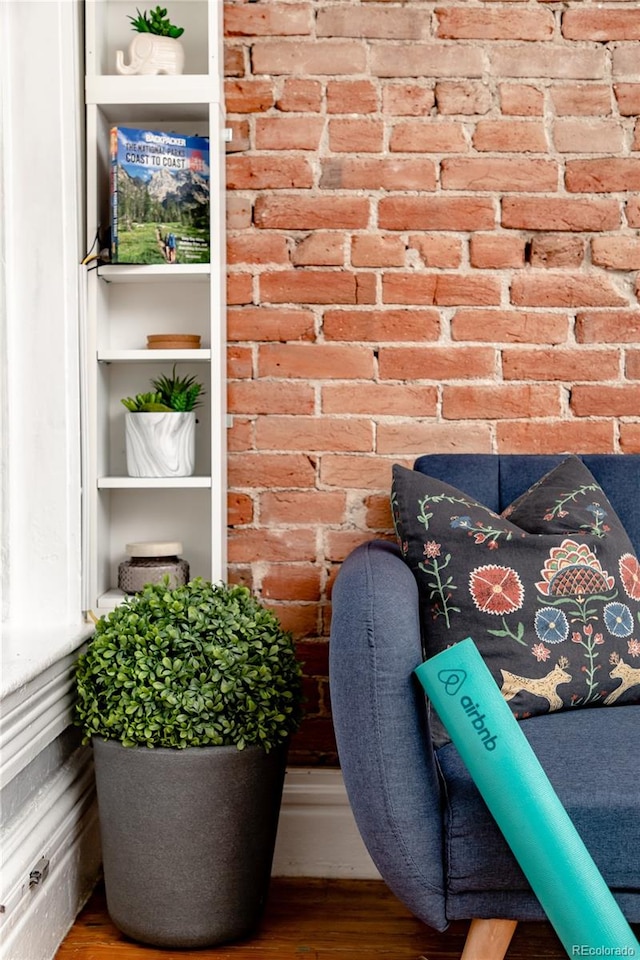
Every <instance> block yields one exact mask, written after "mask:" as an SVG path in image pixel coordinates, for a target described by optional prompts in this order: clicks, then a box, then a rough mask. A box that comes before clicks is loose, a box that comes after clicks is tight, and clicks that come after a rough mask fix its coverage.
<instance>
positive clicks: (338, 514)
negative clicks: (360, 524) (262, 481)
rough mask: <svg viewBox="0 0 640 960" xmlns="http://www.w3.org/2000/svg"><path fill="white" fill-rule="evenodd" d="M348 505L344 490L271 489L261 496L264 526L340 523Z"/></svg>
mask: <svg viewBox="0 0 640 960" xmlns="http://www.w3.org/2000/svg"><path fill="white" fill-rule="evenodd" d="M346 506H347V497H346V494H345V493H344V492H343V491H338V490H276V491H271V490H270V491H268V492H267V493H262V494H261V495H260V522H261V523H262V524H263V525H264V526H269V525H270V524H276V525H277V524H285V525H287V526H288V525H290V524H305V525H307V526H308V525H312V526H314V525H316V524H319V523H330V524H341V523H344V521H345V511H346ZM307 599H313V598H312V597H308V598H307Z"/></svg>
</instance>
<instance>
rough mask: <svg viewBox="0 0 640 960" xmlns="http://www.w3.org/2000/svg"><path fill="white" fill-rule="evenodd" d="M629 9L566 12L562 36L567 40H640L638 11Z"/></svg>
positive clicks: (583, 9) (563, 19)
mask: <svg viewBox="0 0 640 960" xmlns="http://www.w3.org/2000/svg"><path fill="white" fill-rule="evenodd" d="M634 8H635V4H634V7H633V8H631V9H627V8H625V9H622V8H620V9H617V10H606V9H603V7H602V6H599V7H598V8H596V9H591V10H590V9H589V8H588V7H587V8H586V9H585V8H584V7H581V8H580V9H579V10H566V11H565V12H564V13H563V15H562V36H563V37H565V38H566V39H567V40H604V41H607V40H640V11H639V10H637V9H634Z"/></svg>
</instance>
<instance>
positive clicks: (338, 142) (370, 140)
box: [329, 118, 384, 153]
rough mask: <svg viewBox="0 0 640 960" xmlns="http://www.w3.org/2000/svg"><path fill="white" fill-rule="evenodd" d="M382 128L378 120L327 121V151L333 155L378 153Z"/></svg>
mask: <svg viewBox="0 0 640 960" xmlns="http://www.w3.org/2000/svg"><path fill="white" fill-rule="evenodd" d="M383 138H384V126H383V124H382V122H381V121H380V120H370V119H364V120H360V119H351V118H349V119H346V118H345V119H342V118H341V119H333V120H330V121H329V149H330V150H332V151H333V152H334V153H352V152H356V151H357V152H358V153H380V152H381V150H382V147H383Z"/></svg>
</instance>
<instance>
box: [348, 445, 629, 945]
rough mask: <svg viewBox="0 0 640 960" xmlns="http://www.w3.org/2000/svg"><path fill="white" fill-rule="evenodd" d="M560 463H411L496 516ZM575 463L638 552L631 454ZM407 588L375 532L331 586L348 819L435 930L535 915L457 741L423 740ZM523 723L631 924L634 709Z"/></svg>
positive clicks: (413, 593) (433, 459)
mask: <svg viewBox="0 0 640 960" xmlns="http://www.w3.org/2000/svg"><path fill="white" fill-rule="evenodd" d="M563 459H564V457H562V456H557V457H538V456H517V455H506V456H500V457H498V456H496V455H490V454H483V455H475V454H452V455H448V454H437V455H432V456H428V457H422V458H420V460H419V461H418V462H417V464H416V468H418V469H420V470H421V471H422V472H424V473H427V474H430V475H431V476H435V477H439V478H440V479H443V480H445V481H446V482H448V483H450V484H452V485H454V486H457V487H459V488H460V489H462V490H464V491H465V492H466V493H469V494H471V495H472V496H474V497H476V498H477V499H478V500H481V501H482V502H483V503H486V504H487V505H488V506H489V507H490V508H491V509H493V510H495V511H496V512H500V511H501V510H502V509H503V508H504V507H505V506H507V505H508V504H509V503H511V502H512V501H513V500H514V499H515V498H516V497H517V496H519V495H520V494H521V493H523V492H524V491H525V490H527V489H528V488H529V487H530V486H531V484H532V483H533V482H534V481H536V480H538V479H540V477H541V476H543V475H544V473H546V472H548V470H550V469H551V468H552V467H553V466H555V465H556V464H557V463H559V462H560V461H561V460H563ZM583 459H584V462H585V464H586V465H587V467H588V468H589V469H590V470H591V472H592V473H593V475H594V476H595V478H596V480H598V482H599V483H600V484H601V485H602V487H603V489H604V491H605V493H606V494H607V496H608V498H609V500H610V502H611V504H612V505H613V507H614V509H615V510H616V512H617V513H618V516H619V517H620V519H621V520H622V522H623V524H624V526H625V528H626V530H627V532H628V534H629V537H630V538H631V540H632V542H633V544H634V546H635V547H636V549H637V550H638V551H639V552H640V495H639V490H638V485H639V484H638V477H639V476H640V456H626V455H625V456H622V455H619V456H616V455H602V456H595V455H594V456H591V457H587V456H585V457H583ZM417 593H418V592H417V587H416V583H415V578H414V576H413V574H412V573H411V571H410V570H409V568H408V566H407V565H406V564H405V563H404V561H403V560H402V557H401V556H400V552H399V550H398V549H397V548H396V547H395V546H393V545H391V544H389V543H384V542H381V541H377V542H376V541H374V542H370V543H367V544H363V545H362V546H360V547H358V548H357V549H356V550H355V551H354V552H353V553H352V554H351V555H350V556H349V557H348V558H347V560H346V561H345V563H344V564H343V565H342V568H341V570H340V573H339V574H338V577H337V580H336V583H335V586H334V589H333V594H332V602H333V613H332V623H331V641H330V648H329V650H330V654H329V656H330V660H329V663H330V668H329V669H330V683H331V701H332V709H333V719H334V727H335V730H336V737H337V741H338V750H339V755H340V763H341V767H342V773H343V777H344V781H345V785H346V787H347V791H348V795H349V800H350V802H351V806H352V809H353V813H354V816H355V819H356V822H357V824H358V828H359V829H360V832H361V834H362V837H363V839H364V841H365V844H366V846H367V848H368V849H369V852H370V853H371V855H372V857H373V860H374V862H375V864H376V866H377V867H378V869H379V871H380V873H381V875H382V877H383V879H384V880H385V881H386V882H387V884H388V885H389V886H390V888H391V889H392V890H393V891H394V892H395V893H396V895H397V896H398V897H399V898H400V900H401V901H403V902H404V903H405V904H406V905H407V907H408V908H409V909H410V910H412V911H413V913H414V914H415V915H416V916H417V917H419V918H420V919H422V920H423V921H424V922H425V923H428V924H429V925H431V926H432V927H435V928H436V929H438V930H443V929H445V928H446V926H447V924H448V922H449V921H451V920H458V919H469V918H472V917H489V918H494V917H495V918H500V917H513V918H515V919H520V920H534V919H538V920H542V919H544V913H543V911H542V908H541V907H540V904H539V902H538V900H537V898H536V897H535V896H534V894H533V893H532V891H531V890H530V889H529V888H528V885H527V884H526V881H525V879H524V876H523V875H522V873H521V871H520V869H519V867H518V866H517V864H516V862H515V859H514V858H513V855H512V854H511V852H510V850H509V849H508V848H507V846H506V843H505V841H504V840H503V839H502V837H501V834H500V833H499V832H498V830H497V827H496V826H495V824H494V823H493V821H492V819H491V817H490V815H489V813H488V811H487V809H486V807H485V806H484V804H483V802H482V800H481V798H480V796H479V794H478V792H477V790H476V788H475V785H474V784H473V783H472V781H471V780H470V778H469V775H468V774H467V773H466V770H465V768H464V767H463V766H462V764H461V761H460V758H459V756H458V754H457V752H456V751H455V748H454V747H453V746H452V745H448V746H446V747H443V748H441V750H440V751H438V753H437V756H436V754H435V753H434V751H433V749H432V747H431V742H430V730H429V721H428V717H427V716H426V710H425V704H424V698H423V697H422V695H421V693H420V692H419V690H418V684H417V683H415V684H412V683H411V677H410V675H411V672H412V671H413V669H414V668H415V667H416V666H417V665H418V663H419V662H420V660H421V658H422V650H421V640H420V628H419V618H418V595H417ZM522 726H523V729H524V731H525V733H526V734H527V736H528V738H529V741H530V743H531V744H532V747H533V749H534V751H535V753H536V754H537V755H538V756H539V757H540V760H541V762H542V765H543V767H544V768H545V770H546V771H547V774H548V776H549V778H550V779H551V782H552V783H553V785H554V786H555V788H556V791H557V792H558V795H559V797H560V799H561V801H562V802H563V803H565V804H566V805H567V808H568V810H569V812H570V815H571V816H572V817H573V818H574V822H575V824H576V827H577V828H578V831H579V832H580V834H581V835H582V836H583V838H584V840H585V843H586V844H587V846H588V848H589V849H590V850H591V853H592V855H593V856H594V859H595V860H596V863H598V865H599V866H600V868H601V869H602V870H603V872H604V874H605V878H606V879H607V880H608V881H609V882H610V883H612V884H613V885H614V895H615V897H616V899H617V900H618V902H619V904H620V906H621V908H622V909H623V911H624V913H625V916H626V917H627V918H628V919H629V920H631V921H632V922H640V876H639V874H638V865H639V864H640V834H639V829H640V817H639V815H638V807H639V806H640V786H639V785H640V767H639V757H640V749H639V748H638V732H640V707H638V706H613V707H609V708H606V709H594V710H581V711H578V712H576V713H572V712H571V711H568V712H563V713H557V714H556V713H553V714H548V715H545V716H541V717H535V718H532V719H531V720H526V721H522ZM522 802H523V803H526V802H527V798H526V797H523V798H522ZM620 885H624V886H620Z"/></svg>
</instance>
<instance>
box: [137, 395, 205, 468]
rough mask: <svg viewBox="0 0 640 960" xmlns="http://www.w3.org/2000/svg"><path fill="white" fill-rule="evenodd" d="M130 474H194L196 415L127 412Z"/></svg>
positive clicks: (191, 412)
mask: <svg viewBox="0 0 640 960" xmlns="http://www.w3.org/2000/svg"><path fill="white" fill-rule="evenodd" d="M125 429H126V450H127V473H128V474H129V476H130V477H190V476H191V475H192V474H193V471H194V469H195V452H196V415H195V413H194V412H193V411H190V412H189V413H178V412H177V411H176V412H172V413H126V414H125Z"/></svg>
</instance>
